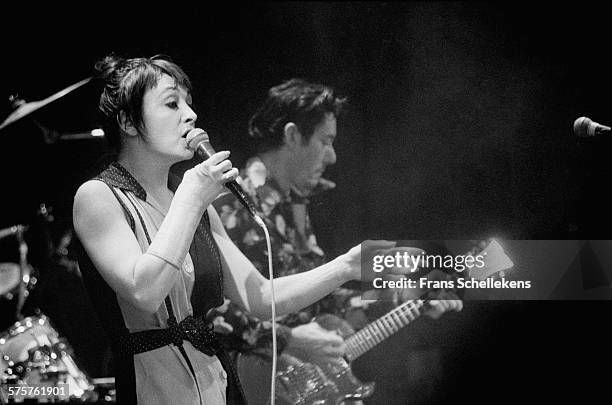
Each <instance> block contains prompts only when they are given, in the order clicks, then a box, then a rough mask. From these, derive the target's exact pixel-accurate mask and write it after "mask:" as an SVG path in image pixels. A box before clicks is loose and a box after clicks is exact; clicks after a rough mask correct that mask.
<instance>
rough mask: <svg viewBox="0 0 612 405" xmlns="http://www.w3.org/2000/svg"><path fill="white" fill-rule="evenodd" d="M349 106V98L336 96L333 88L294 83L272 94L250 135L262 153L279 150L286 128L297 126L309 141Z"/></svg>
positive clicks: (301, 81) (254, 118) (252, 124)
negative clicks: (327, 118) (327, 119)
mask: <svg viewBox="0 0 612 405" xmlns="http://www.w3.org/2000/svg"><path fill="white" fill-rule="evenodd" d="M345 103H346V98H345V97H338V96H337V95H335V94H334V89H333V88H331V87H329V86H325V85H323V84H317V83H310V82H307V81H306V80H304V79H291V80H288V81H286V82H284V83H282V84H280V85H278V86H275V87H272V88H271V89H270V90H269V91H268V98H267V99H266V101H265V102H264V104H263V105H262V106H261V107H260V108H259V110H257V112H256V113H255V114H254V115H253V116H252V117H251V119H250V121H249V135H250V136H251V137H253V138H254V139H255V140H256V141H257V142H258V145H257V147H258V150H259V152H265V151H267V150H271V149H276V148H278V147H280V146H282V144H283V138H284V128H285V125H286V124H287V123H288V122H293V123H295V124H296V125H297V127H298V129H299V130H300V132H301V134H302V135H303V136H304V138H305V140H306V141H308V140H310V138H311V137H312V134H313V133H314V130H315V127H316V126H317V125H318V124H320V123H321V121H323V119H324V118H325V115H326V114H328V113H332V114H333V115H334V116H335V117H336V118H337V117H338V116H339V115H340V114H341V112H342V109H343V106H344V104H345Z"/></svg>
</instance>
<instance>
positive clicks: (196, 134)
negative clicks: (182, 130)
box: [187, 128, 209, 151]
mask: <svg viewBox="0 0 612 405" xmlns="http://www.w3.org/2000/svg"><path fill="white" fill-rule="evenodd" d="M208 141H209V138H208V134H207V133H206V131H204V130H203V129H201V128H194V129H192V130H191V131H189V133H188V134H187V147H188V148H189V149H191V150H192V151H195V150H196V148H197V147H198V145H199V144H200V142H208Z"/></svg>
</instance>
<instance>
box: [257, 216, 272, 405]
mask: <svg viewBox="0 0 612 405" xmlns="http://www.w3.org/2000/svg"><path fill="white" fill-rule="evenodd" d="M253 218H254V219H255V222H257V224H258V225H259V226H261V228H262V229H263V231H264V233H265V235H266V245H267V248H268V277H269V278H270V298H271V303H270V309H271V315H272V379H271V381H270V405H274V404H275V400H276V362H277V354H276V353H277V350H276V297H275V295H274V271H273V266H272V245H271V243H270V234H269V233H268V228H267V227H266V224H265V223H264V221H263V220H262V219H261V217H259V216H258V215H253Z"/></svg>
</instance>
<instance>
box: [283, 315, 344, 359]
mask: <svg viewBox="0 0 612 405" xmlns="http://www.w3.org/2000/svg"><path fill="white" fill-rule="evenodd" d="M345 349H346V345H345V343H344V339H342V337H340V336H338V335H337V334H336V333H334V332H331V331H329V330H327V329H324V328H322V327H321V325H319V324H318V323H316V322H311V323H307V324H305V325H300V326H296V327H295V328H293V329H292V330H291V339H289V343H288V344H287V347H286V348H285V352H286V353H287V354H290V355H292V356H295V357H298V358H300V359H302V360H305V361H308V362H310V363H315V364H319V365H325V364H328V363H333V362H334V361H335V360H337V359H338V358H339V357H342V356H344V351H345Z"/></svg>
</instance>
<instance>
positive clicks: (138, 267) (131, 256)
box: [73, 152, 238, 313]
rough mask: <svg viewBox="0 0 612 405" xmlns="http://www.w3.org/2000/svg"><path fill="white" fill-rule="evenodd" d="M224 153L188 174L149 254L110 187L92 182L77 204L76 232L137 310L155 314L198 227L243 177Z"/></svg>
mask: <svg viewBox="0 0 612 405" xmlns="http://www.w3.org/2000/svg"><path fill="white" fill-rule="evenodd" d="M228 156H229V152H218V153H216V154H214V155H213V156H212V157H211V158H210V159H208V160H206V161H204V162H202V163H200V164H199V165H197V166H195V167H194V168H193V169H190V170H188V171H186V172H185V174H184V176H183V182H182V183H181V184H180V185H179V187H178V188H177V190H176V193H175V194H174V198H173V199H172V202H171V204H170V207H169V209H168V213H167V214H166V216H165V218H164V220H163V222H162V224H161V225H160V227H159V230H158V231H157V234H156V235H155V236H154V238H153V240H152V241H151V244H150V246H149V248H148V249H147V251H146V252H144V253H143V252H142V250H141V248H140V245H139V244H138V241H137V240H136V237H135V235H134V233H133V232H132V230H131V229H130V227H129V225H128V222H127V220H126V218H125V215H124V212H123V209H122V208H121V206H120V204H119V202H118V201H117V199H116V198H115V196H114V195H113V193H112V191H111V190H110V189H109V187H108V186H107V185H106V184H104V183H102V182H101V181H96V180H92V181H88V182H86V183H84V184H83V185H82V186H81V187H80V188H79V189H78V191H77V193H76V195H75V198H74V206H73V220H74V228H75V231H76V233H77V236H78V237H79V239H80V241H81V243H82V244H83V247H84V248H85V251H86V252H87V254H88V255H89V257H90V258H91V260H92V262H93V264H94V265H95V266H96V269H97V270H98V271H99V272H100V274H101V275H102V277H103V278H104V279H105V280H106V282H107V283H108V284H109V286H110V287H111V288H112V289H113V290H114V291H115V292H116V293H117V294H118V295H119V296H121V297H122V298H123V299H125V300H127V301H128V302H130V303H131V304H132V305H134V306H136V307H137V308H140V309H142V310H143V311H147V312H151V313H153V312H155V311H157V309H158V308H159V306H160V305H161V304H162V302H163V300H164V298H165V297H166V296H167V295H168V293H169V291H170V289H171V288H172V286H173V285H174V282H175V281H176V279H177V277H178V275H179V271H180V269H181V267H182V264H183V261H184V260H185V257H186V256H187V252H188V251H189V247H190V246H191V242H192V240H193V235H194V234H195V230H196V227H197V225H198V224H199V222H200V219H201V218H202V215H203V214H204V210H205V209H206V207H207V206H208V205H209V204H210V203H211V202H212V201H213V200H214V199H215V198H216V196H217V195H218V194H219V192H220V191H221V190H222V187H223V183H224V182H226V181H228V180H232V179H234V178H235V177H236V176H237V175H238V171H237V169H235V168H233V169H232V168H231V163H230V162H229V161H228V160H225V159H226V158H227V157H228Z"/></svg>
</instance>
